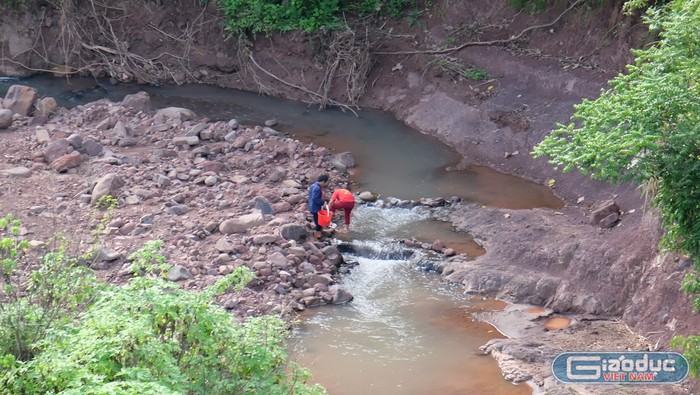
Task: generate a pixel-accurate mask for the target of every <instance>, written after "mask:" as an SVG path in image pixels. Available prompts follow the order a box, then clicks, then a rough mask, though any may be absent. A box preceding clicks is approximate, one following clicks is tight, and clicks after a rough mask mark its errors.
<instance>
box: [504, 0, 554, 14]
mask: <svg viewBox="0 0 700 395" xmlns="http://www.w3.org/2000/svg"><path fill="white" fill-rule="evenodd" d="M509 1H510V6H511V7H513V8H515V9H516V10H523V9H528V10H530V11H533V12H542V11H544V10H545V9H547V0H509Z"/></svg>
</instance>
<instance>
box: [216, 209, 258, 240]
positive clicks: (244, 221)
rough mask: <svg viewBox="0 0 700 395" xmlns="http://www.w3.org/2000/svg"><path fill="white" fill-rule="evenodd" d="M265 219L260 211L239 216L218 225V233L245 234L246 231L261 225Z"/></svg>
mask: <svg viewBox="0 0 700 395" xmlns="http://www.w3.org/2000/svg"><path fill="white" fill-rule="evenodd" d="M264 223H265V219H264V218H263V215H262V213H261V212H260V211H257V210H256V211H255V212H252V213H250V214H245V215H241V216H239V217H238V218H233V219H229V220H226V221H224V222H222V223H221V225H219V232H221V233H223V234H232V233H245V232H247V231H248V229H250V228H253V227H256V226H258V225H262V224H264Z"/></svg>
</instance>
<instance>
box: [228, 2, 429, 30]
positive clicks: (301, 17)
mask: <svg viewBox="0 0 700 395" xmlns="http://www.w3.org/2000/svg"><path fill="white" fill-rule="evenodd" d="M218 4H219V8H220V9H221V10H222V11H223V13H224V16H225V19H226V22H225V29H226V30H227V31H229V32H231V33H233V34H247V33H253V34H255V33H270V32H286V31H291V30H302V31H305V32H307V33H313V32H317V31H319V30H320V29H322V28H325V29H328V30H333V29H336V28H338V27H339V26H341V25H342V24H343V23H344V22H342V20H343V15H344V14H346V13H350V14H359V15H360V16H364V15H373V14H388V15H391V16H392V17H395V18H398V17H400V16H402V15H403V12H404V11H405V10H406V9H408V8H412V7H416V4H417V3H416V0H364V1H361V2H354V1H341V0H286V1H284V2H280V1H275V0H219V1H218Z"/></svg>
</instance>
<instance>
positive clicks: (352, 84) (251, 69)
mask: <svg viewBox="0 0 700 395" xmlns="http://www.w3.org/2000/svg"><path fill="white" fill-rule="evenodd" d="M348 32H349V33H348ZM344 34H345V35H346V36H344V37H345V38H346V39H348V37H347V35H348V34H349V35H350V36H352V37H354V34H355V33H354V32H353V31H351V30H349V29H348V30H347V31H346V32H345V33H344ZM333 42H334V43H338V42H339V43H341V44H339V45H338V46H337V47H336V49H335V52H333V51H331V54H334V55H335V56H330V57H329V59H331V61H329V62H328V67H327V69H326V74H325V76H324V79H323V81H322V83H321V87H320V89H319V90H320V91H321V92H322V93H319V92H314V91H312V90H310V89H307V88H306V87H304V86H302V85H300V84H295V83H292V82H289V81H286V80H284V79H283V78H281V77H279V76H277V75H275V74H274V73H272V72H271V71H269V70H267V69H266V68H264V67H263V66H261V65H260V63H259V62H258V61H257V60H256V59H255V57H254V56H253V52H252V51H251V49H250V47H251V44H250V42H249V41H247V40H246V39H244V38H242V37H239V38H238V59H239V62H240V63H241V64H242V65H244V71H245V72H246V73H249V74H250V75H251V76H252V77H253V80H254V81H255V83H256V85H257V87H258V92H260V93H262V94H268V95H274V93H275V90H274V89H273V88H272V87H270V86H269V85H268V84H266V83H265V82H263V79H262V78H261V77H260V75H258V71H259V72H262V73H263V74H265V75H267V76H268V77H271V78H272V79H274V80H275V81H278V82H280V83H282V84H283V85H286V86H288V87H291V88H294V89H296V90H299V91H302V92H304V93H306V94H307V95H308V96H309V97H310V98H311V102H308V101H305V103H308V104H318V105H319V107H320V108H326V107H327V106H329V105H330V106H333V107H337V108H340V109H341V110H343V111H345V110H347V111H350V112H352V113H353V114H355V115H356V116H357V115H358V114H357V111H355V109H357V106H355V105H354V103H355V101H356V99H353V97H352V96H351V95H352V94H353V93H354V94H356V95H358V96H357V98H359V96H361V95H362V93H363V92H364V89H365V86H366V80H367V73H368V72H369V70H370V68H371V62H370V57H369V54H368V51H367V54H366V55H365V57H362V54H361V52H362V51H361V50H360V51H359V53H356V52H354V51H352V48H356V47H355V46H354V38H350V39H348V40H347V41H345V42H344V44H343V38H341V39H335V40H334V41H333ZM348 45H349V46H350V48H351V49H350V50H348V49H347V46H348ZM339 48H340V49H339ZM350 55H353V56H356V57H357V58H356V59H352V60H353V62H347V61H346V60H347V58H348V57H349V56H350ZM363 59H364V63H363ZM345 63H347V65H346V67H345V70H346V73H347V74H346V81H347V92H348V95H349V98H350V104H348V103H342V102H339V101H337V100H333V99H330V98H329V97H328V93H329V91H330V87H331V83H332V81H333V79H334V76H335V73H336V71H337V70H338V67H339V66H340V65H341V64H345ZM358 64H359V66H358ZM358 70H364V74H361V72H360V71H358ZM362 76H364V79H363V78H362ZM358 92H359V93H358Z"/></svg>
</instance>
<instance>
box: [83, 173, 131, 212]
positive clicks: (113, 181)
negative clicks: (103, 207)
mask: <svg viewBox="0 0 700 395" xmlns="http://www.w3.org/2000/svg"><path fill="white" fill-rule="evenodd" d="M123 186H124V181H122V179H121V178H120V177H119V176H118V175H116V174H107V175H105V176H104V177H102V178H100V179H99V180H98V181H97V183H96V184H95V187H94V188H93V189H92V193H91V197H90V205H92V206H94V205H95V204H96V203H97V202H98V201H99V200H100V198H102V197H103V196H106V195H113V196H116V195H117V191H118V190H119V188H121V187H123Z"/></svg>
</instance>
